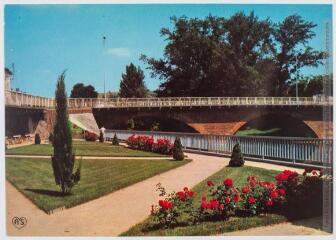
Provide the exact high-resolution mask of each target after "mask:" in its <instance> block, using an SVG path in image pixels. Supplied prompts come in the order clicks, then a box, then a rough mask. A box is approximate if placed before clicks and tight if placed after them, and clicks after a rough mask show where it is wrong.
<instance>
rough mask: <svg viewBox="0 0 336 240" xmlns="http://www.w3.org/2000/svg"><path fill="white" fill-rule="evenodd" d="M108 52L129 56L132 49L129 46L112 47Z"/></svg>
mask: <svg viewBox="0 0 336 240" xmlns="http://www.w3.org/2000/svg"><path fill="white" fill-rule="evenodd" d="M107 53H108V54H111V55H114V56H118V57H129V56H131V50H130V49H129V48H125V47H119V48H110V49H108V50H107Z"/></svg>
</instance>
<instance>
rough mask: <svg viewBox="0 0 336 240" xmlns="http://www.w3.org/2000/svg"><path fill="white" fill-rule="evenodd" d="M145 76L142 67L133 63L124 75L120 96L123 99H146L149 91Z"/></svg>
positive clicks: (128, 66)
mask: <svg viewBox="0 0 336 240" xmlns="http://www.w3.org/2000/svg"><path fill="white" fill-rule="evenodd" d="M144 79H145V75H144V72H143V71H142V70H141V69H140V67H139V66H138V67H136V66H135V65H134V64H133V63H131V64H130V65H127V66H126V72H125V73H123V74H122V79H121V82H120V90H119V96H120V97H123V98H144V97H147V95H148V89H147V87H146V85H145V82H144Z"/></svg>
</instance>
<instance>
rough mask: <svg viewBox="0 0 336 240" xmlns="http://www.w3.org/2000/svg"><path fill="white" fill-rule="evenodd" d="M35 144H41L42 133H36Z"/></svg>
mask: <svg viewBox="0 0 336 240" xmlns="http://www.w3.org/2000/svg"><path fill="white" fill-rule="evenodd" d="M34 142H35V144H41V137H40V134H38V133H36V134H35V141H34Z"/></svg>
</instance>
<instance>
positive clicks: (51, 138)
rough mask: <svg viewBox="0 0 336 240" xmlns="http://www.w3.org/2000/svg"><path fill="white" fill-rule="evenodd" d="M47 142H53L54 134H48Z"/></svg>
mask: <svg viewBox="0 0 336 240" xmlns="http://www.w3.org/2000/svg"><path fill="white" fill-rule="evenodd" d="M48 140H49V142H50V143H53V140H54V136H53V134H52V133H50V134H49V138H48Z"/></svg>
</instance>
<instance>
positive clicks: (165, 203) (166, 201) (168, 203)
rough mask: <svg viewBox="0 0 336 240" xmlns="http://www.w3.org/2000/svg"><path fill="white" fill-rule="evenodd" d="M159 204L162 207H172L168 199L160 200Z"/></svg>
mask: <svg viewBox="0 0 336 240" xmlns="http://www.w3.org/2000/svg"><path fill="white" fill-rule="evenodd" d="M159 205H160V207H162V208H163V209H171V208H172V207H173V203H172V202H170V201H168V200H160V201H159Z"/></svg>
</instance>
